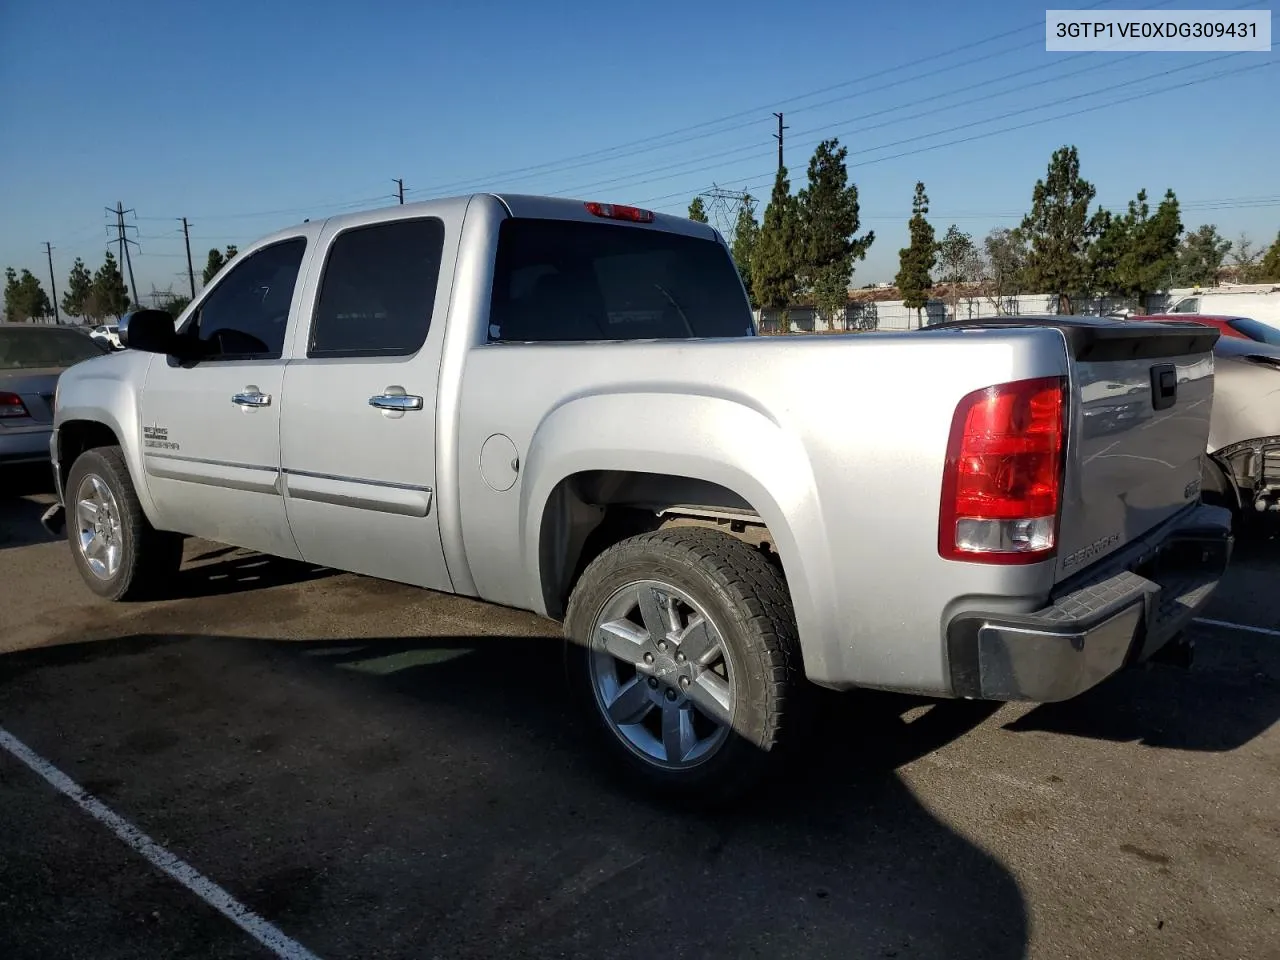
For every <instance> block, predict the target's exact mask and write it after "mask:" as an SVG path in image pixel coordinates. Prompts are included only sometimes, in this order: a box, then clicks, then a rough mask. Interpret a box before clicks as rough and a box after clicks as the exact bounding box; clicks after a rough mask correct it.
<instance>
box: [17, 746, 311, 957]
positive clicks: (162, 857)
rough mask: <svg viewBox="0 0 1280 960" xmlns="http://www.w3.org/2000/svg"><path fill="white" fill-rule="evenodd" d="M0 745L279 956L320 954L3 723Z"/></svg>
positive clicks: (153, 863) (155, 864) (151, 861)
mask: <svg viewBox="0 0 1280 960" xmlns="http://www.w3.org/2000/svg"><path fill="white" fill-rule="evenodd" d="M0 747H3V748H4V749H5V750H7V751H9V753H11V754H13V755H14V756H15V757H17V758H18V759H19V760H21V761H22V762H23V763H25V764H26V765H27V766H28V767H30V768H31V769H32V770H33V771H35V772H36V773H38V774H39V775H40V776H41V777H43V778H44V779H45V780H46V781H47V782H48V783H49V784H50V786H52V787H53V788H54V789H55V790H57V791H58V792H59V793H61V794H63V795H65V796H67V797H70V798H71V799H72V800H74V801H75V802H76V804H77V805H78V806H79V807H80V809H81V810H83V811H84V812H85V813H87V814H89V816H91V817H93V818H94V819H95V820H97V821H98V822H99V823H101V824H103V825H105V826H106V827H107V828H108V829H110V830H111V832H112V833H114V834H115V835H116V836H117V837H119V838H120V839H121V840H123V841H124V842H125V843H126V844H128V845H129V846H130V847H132V848H133V849H134V850H135V851H136V852H137V853H140V854H141V855H142V856H143V857H144V858H146V859H147V860H148V861H149V862H150V863H151V864H152V865H153V866H155V867H157V868H159V869H160V870H162V871H164V872H165V873H167V874H168V875H169V876H170V877H172V878H173V879H174V880H177V881H178V882H179V883H180V884H182V885H183V886H184V887H186V888H187V889H188V890H190V891H191V892H192V893H194V894H195V895H196V896H197V897H199V898H200V899H201V900H203V901H204V902H205V903H207V904H208V905H209V906H211V907H213V909H215V910H217V911H218V912H219V913H221V914H222V915H223V916H224V917H226V918H227V919H228V920H230V921H231V922H232V923H234V924H235V925H236V926H238V927H239V928H240V929H241V930H243V931H244V932H245V933H247V934H249V936H251V937H253V939H255V940H257V941H258V942H259V943H260V944H262V945H263V946H264V947H266V948H267V949H268V950H270V951H271V952H272V953H274V954H275V955H276V956H277V957H281V958H282V960H320V958H319V957H317V956H316V955H315V954H314V953H312V952H311V951H310V950H308V949H307V948H306V947H304V946H303V945H302V944H300V943H298V942H297V941H296V940H293V939H291V938H290V937H287V936H285V934H284V933H282V932H281V931H280V930H278V929H276V928H275V927H274V926H272V925H271V924H270V923H268V922H267V921H266V920H264V919H262V917H260V916H258V915H257V914H256V913H254V912H253V911H252V910H250V909H249V908H248V907H246V906H245V905H244V904H243V903H241V902H240V901H238V900H236V899H235V897H233V896H231V894H229V893H227V891H225V890H223V889H222V888H221V887H220V886H218V885H217V884H216V883H214V882H213V881H212V880H210V879H209V878H208V877H206V876H204V874H202V873H200V872H199V871H198V870H196V869H195V867H193V866H191V865H190V864H188V863H187V862H186V861H184V860H181V859H179V858H178V857H176V856H175V855H174V854H172V853H170V852H169V851H168V850H166V849H165V848H164V847H162V846H160V845H159V844H158V843H156V842H155V841H154V840H152V839H151V838H150V837H148V836H147V835H146V834H145V833H143V832H142V831H141V830H139V829H138V828H137V827H135V826H134V825H133V824H131V823H129V822H128V821H127V820H125V819H124V818H123V817H121V816H119V815H118V814H116V813H114V812H112V811H111V810H110V809H108V808H107V807H106V806H105V805H103V803H102V802H101V801H100V800H98V799H97V798H95V797H93V796H92V795H90V794H89V793H87V792H86V791H85V790H84V788H83V787H81V786H80V785H79V784H78V783H76V782H75V781H74V780H72V779H71V778H70V777H68V776H67V775H66V774H65V773H63V772H62V771H61V770H59V769H58V768H57V767H55V766H54V765H53V764H51V763H49V762H48V761H47V760H45V759H44V758H42V757H41V756H40V755H39V754H37V753H35V752H34V751H33V750H32V749H31V748H30V747H28V746H27V745H26V744H24V743H23V742H22V741H21V740H19V739H18V738H17V737H15V736H14V735H13V734H11V733H9V732H8V731H7V730H5V729H4V728H3V727H0Z"/></svg>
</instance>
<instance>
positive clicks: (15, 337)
mask: <svg viewBox="0 0 1280 960" xmlns="http://www.w3.org/2000/svg"><path fill="white" fill-rule="evenodd" d="M106 352H107V348H106V347H105V346H103V345H101V344H99V343H98V342H97V341H96V340H94V339H92V338H91V337H88V336H85V334H83V333H81V332H80V331H78V330H74V329H71V328H69V327H58V326H45V325H43V324H35V323H0V466H8V465H10V464H16V463H40V462H42V461H43V462H47V461H48V460H49V435H50V432H51V430H52V428H53V395H54V392H55V391H56V390H57V386H58V377H59V376H60V375H61V374H62V371H63V370H65V369H67V367H70V366H71V365H72V364H76V363H79V362H80V361H81V360H88V359H90V358H92V357H100V356H102V355H103V354H104V353H106Z"/></svg>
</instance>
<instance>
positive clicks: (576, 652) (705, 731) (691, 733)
mask: <svg viewBox="0 0 1280 960" xmlns="http://www.w3.org/2000/svg"><path fill="white" fill-rule="evenodd" d="M565 635H566V639H567V644H566V658H567V668H568V672H569V679H570V683H571V686H572V690H573V693H574V695H575V697H576V699H577V700H578V701H579V705H580V706H581V707H582V709H583V710H584V711H585V713H586V716H587V718H588V722H589V723H590V725H591V727H592V728H593V730H594V731H595V732H596V733H597V734H598V735H599V736H600V737H601V739H602V740H603V742H604V747H605V749H606V750H607V751H608V753H609V754H610V755H611V756H612V757H613V759H614V760H615V761H617V763H618V765H619V766H620V768H621V771H622V772H623V773H624V774H625V775H626V776H627V777H628V778H629V779H631V780H632V782H634V783H637V784H639V785H640V786H641V787H644V788H647V789H649V790H651V791H653V792H656V793H658V794H660V795H662V796H664V797H666V798H669V799H673V800H677V801H681V802H691V803H696V804H704V803H718V802H722V801H725V800H728V799H730V798H732V797H733V796H734V795H736V794H738V793H740V792H741V791H742V790H744V789H745V788H746V787H747V786H749V785H750V784H751V783H753V782H754V781H756V780H757V779H758V778H760V777H761V776H762V775H764V774H765V773H766V771H767V770H768V767H769V765H770V763H771V762H772V761H773V759H774V758H775V756H776V754H777V753H778V748H779V747H780V746H781V745H782V744H783V742H784V736H790V735H792V734H795V733H796V732H797V731H796V729H795V728H796V727H797V726H798V725H799V715H800V711H799V709H798V708H799V707H800V704H801V702H802V700H803V699H804V698H805V695H806V693H807V691H806V681H805V680H804V678H803V675H802V673H803V671H802V669H801V663H800V652H799V643H798V639H797V636H796V626H795V616H794V613H793V612H792V607H791V600H790V596H789V593H788V591H787V587H786V583H785V581H784V580H783V578H782V576H781V574H780V573H779V572H778V571H777V570H776V569H775V567H774V566H773V565H772V564H770V563H769V561H768V560H766V559H765V557H764V556H763V555H762V554H761V553H760V552H759V551H757V550H754V549H752V548H751V547H749V546H748V545H747V544H745V543H742V542H741V541H739V540H736V539H734V538H733V537H730V536H728V535H726V534H723V533H720V532H718V531H714V530H706V529H700V528H683V529H669V530H663V531H658V532H656V533H646V534H642V535H640V536H637V537H632V538H630V539H628V540H624V541H622V542H621V543H619V544H616V545H615V546H613V547H611V548H609V549H608V550H606V551H605V552H604V553H602V554H601V555H600V556H599V557H597V558H596V559H595V560H594V561H593V562H592V563H591V564H590V565H589V566H588V567H587V569H586V570H585V571H584V572H583V574H582V577H581V579H580V580H579V581H578V583H577V585H576V587H575V588H574V591H573V596H572V597H571V598H570V602H569V609H568V613H567V616H566V618H565Z"/></svg>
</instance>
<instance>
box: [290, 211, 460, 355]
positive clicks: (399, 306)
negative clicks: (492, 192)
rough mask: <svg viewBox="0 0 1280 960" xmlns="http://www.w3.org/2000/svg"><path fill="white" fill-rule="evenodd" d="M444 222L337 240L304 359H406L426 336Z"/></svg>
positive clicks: (409, 223)
mask: <svg viewBox="0 0 1280 960" xmlns="http://www.w3.org/2000/svg"><path fill="white" fill-rule="evenodd" d="M443 251H444V222H443V221H442V220H440V219H438V218H436V217H427V218H423V219H418V220H394V221H391V222H390V223H379V224H374V225H373V226H368V227H355V228H353V229H351V230H345V231H343V232H342V233H340V234H338V236H337V238H336V239H335V240H334V241H333V243H332V244H331V245H330V247H329V259H328V260H327V261H326V263H325V268H324V275H323V277H322V279H321V281H320V296H319V299H318V300H317V302H316V309H315V315H314V316H313V318H312V321H311V342H310V344H309V345H308V349H307V356H309V357H404V356H409V355H411V354H414V353H417V352H418V351H419V350H420V349H422V344H423V343H424V342H425V341H426V339H427V331H428V330H430V329H431V311H432V308H433V306H434V305H435V299H436V284H437V283H438V282H439V279H440V257H441V255H442V253H443Z"/></svg>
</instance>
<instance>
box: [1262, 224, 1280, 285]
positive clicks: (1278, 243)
mask: <svg viewBox="0 0 1280 960" xmlns="http://www.w3.org/2000/svg"><path fill="white" fill-rule="evenodd" d="M1258 282H1259V283H1280V232H1278V233H1276V240H1275V243H1273V244H1271V246H1270V247H1268V248H1267V252H1266V253H1265V254H1263V257H1262V262H1261V263H1260V264H1258Z"/></svg>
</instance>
